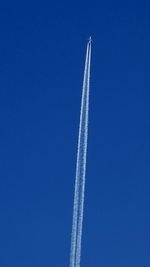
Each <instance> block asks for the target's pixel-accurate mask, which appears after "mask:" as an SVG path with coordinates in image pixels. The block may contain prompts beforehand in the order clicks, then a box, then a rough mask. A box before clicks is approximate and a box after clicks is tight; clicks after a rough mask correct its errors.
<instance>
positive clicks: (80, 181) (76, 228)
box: [70, 39, 91, 267]
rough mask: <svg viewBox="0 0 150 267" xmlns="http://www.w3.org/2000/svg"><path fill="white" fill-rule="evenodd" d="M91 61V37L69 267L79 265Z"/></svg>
mask: <svg viewBox="0 0 150 267" xmlns="http://www.w3.org/2000/svg"><path fill="white" fill-rule="evenodd" d="M90 63H91V39H90V40H89V42H88V44H87V51H86V60H85V69H84V79H83V90H82V102H81V111H80V125H79V137H78V151H77V163H76V179H75V192H74V208H73V223H72V237H71V252H70V267H80V257H81V241H82V225H83V211H84V191H85V174H86V157H87V139H88V111H89V85H90Z"/></svg>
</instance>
